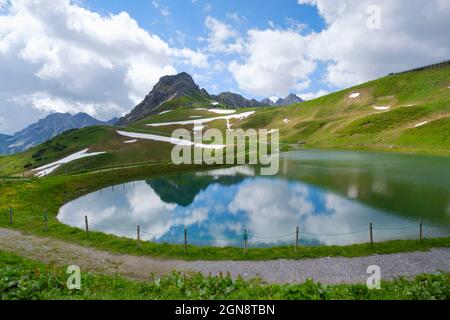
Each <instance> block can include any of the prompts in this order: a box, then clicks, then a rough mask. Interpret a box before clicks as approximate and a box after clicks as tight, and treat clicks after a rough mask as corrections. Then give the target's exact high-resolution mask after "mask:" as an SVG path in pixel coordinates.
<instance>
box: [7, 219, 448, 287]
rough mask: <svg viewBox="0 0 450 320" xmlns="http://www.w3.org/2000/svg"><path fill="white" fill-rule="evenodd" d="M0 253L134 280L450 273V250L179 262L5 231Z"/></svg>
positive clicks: (356, 278) (344, 278)
mask: <svg viewBox="0 0 450 320" xmlns="http://www.w3.org/2000/svg"><path fill="white" fill-rule="evenodd" d="M0 250H5V251H9V252H14V253H17V254H18V255H21V256H24V257H26V258H30V259H33V260H37V261H41V262H44V263H54V264H56V265H59V266H65V265H73V264H74V265H78V266H80V268H81V269H82V270H84V271H91V272H98V273H105V274H116V273H118V274H121V275H123V276H125V277H128V278H132V279H146V278H148V276H149V275H150V274H151V273H156V274H159V275H162V274H166V273H169V272H171V271H173V270H177V271H180V272H190V271H193V272H202V273H203V274H205V275H206V274H209V273H211V274H213V275H214V274H218V273H219V272H223V273H227V272H228V271H229V272H230V273H231V274H232V275H233V276H235V277H236V276H238V275H241V276H244V277H246V278H254V277H257V276H259V277H261V278H262V279H264V280H265V281H267V282H269V283H299V282H304V281H305V280H307V279H308V278H311V279H313V280H315V281H319V282H322V283H324V284H337V283H365V282H366V280H367V278H368V275H367V273H366V271H367V267H368V266H370V265H378V266H380V268H381V275H382V278H383V279H384V280H388V279H393V278H397V277H400V276H415V275H418V274H421V273H436V272H439V271H445V272H449V271H450V248H442V249H433V250H430V251H427V252H411V253H398V254H390V255H375V256H369V257H359V258H340V257H333V258H320V259H305V260H274V261H179V260H164V259H157V258H151V257H136V256H132V255H124V254H113V253H110V252H106V251H101V250H97V249H93V248H89V247H82V246H79V245H75V244H70V243H67V242H63V241H59V240H54V239H50V238H43V237H37V236H33V235H27V234H23V233H21V232H19V231H14V230H10V229H2V228H0Z"/></svg>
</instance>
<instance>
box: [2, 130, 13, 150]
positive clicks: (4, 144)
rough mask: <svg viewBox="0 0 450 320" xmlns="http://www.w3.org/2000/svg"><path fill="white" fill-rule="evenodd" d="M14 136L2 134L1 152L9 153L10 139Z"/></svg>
mask: <svg viewBox="0 0 450 320" xmlns="http://www.w3.org/2000/svg"><path fill="white" fill-rule="evenodd" d="M12 138H13V137H12V136H8V135H6V134H0V154H6V153H8V141H9V140H10V139H12Z"/></svg>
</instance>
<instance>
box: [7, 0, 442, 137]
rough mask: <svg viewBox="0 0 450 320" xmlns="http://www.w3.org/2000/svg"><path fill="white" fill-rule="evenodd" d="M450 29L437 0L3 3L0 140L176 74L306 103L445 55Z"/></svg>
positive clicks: (108, 108) (124, 98) (97, 110)
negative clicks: (55, 114)
mask: <svg viewBox="0 0 450 320" xmlns="http://www.w3.org/2000/svg"><path fill="white" fill-rule="evenodd" d="M448 30H450V1H442V0H415V1H409V2H407V4H406V2H405V1H402V0H283V1H280V0H278V1H276V0H264V1H257V0H197V1H195V0H177V1H168V0H154V1H152V0H133V1H127V0H108V1H105V0H33V1H29V0H0V83H2V84H3V85H2V86H0V133H6V134H11V133H14V132H16V131H18V130H20V129H23V128H24V127H25V126H27V125H29V124H31V123H33V122H36V121H37V120H38V119H40V118H43V117H45V116H46V115H48V114H49V113H51V112H69V113H72V114H74V113H77V112H86V113H89V114H90V115H92V116H94V117H96V118H98V119H100V120H109V119H111V118H113V117H116V116H122V115H124V114H126V113H128V112H129V111H130V110H131V109H132V108H133V107H134V106H135V105H136V104H138V103H139V102H140V101H142V99H143V98H144V97H145V96H146V95H147V94H148V93H149V92H150V91H151V89H152V88H153V86H154V85H155V84H156V83H157V82H158V80H159V78H160V77H162V76H164V75H168V74H175V73H177V72H181V71H186V72H188V73H190V74H191V75H192V76H193V77H194V80H196V82H197V83H198V84H199V85H200V86H201V87H204V88H206V89H207V90H208V91H209V92H210V93H220V92H222V91H233V92H237V93H241V94H242V95H244V96H245V97H247V98H257V99H262V98H266V97H270V96H273V95H276V96H278V97H281V96H286V95H288V94H289V93H294V94H297V95H299V96H300V97H302V98H303V99H305V100H310V99H314V98H316V97H319V96H321V95H325V94H327V93H330V92H334V91H336V90H339V89H343V88H348V87H351V86H354V85H357V84H360V83H363V82H366V81H369V80H372V79H376V78H379V77H382V76H385V75H387V74H389V73H391V72H396V71H402V70H407V69H409V68H413V67H418V66H423V65H427V64H431V63H436V62H440V61H442V60H446V59H449V57H450V37H449V36H448ZM430 48H433V50H430Z"/></svg>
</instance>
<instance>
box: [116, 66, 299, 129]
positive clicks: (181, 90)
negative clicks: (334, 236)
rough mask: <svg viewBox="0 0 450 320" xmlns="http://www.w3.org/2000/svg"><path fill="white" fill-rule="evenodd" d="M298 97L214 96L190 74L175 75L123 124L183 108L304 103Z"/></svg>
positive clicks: (230, 94)
mask: <svg viewBox="0 0 450 320" xmlns="http://www.w3.org/2000/svg"><path fill="white" fill-rule="evenodd" d="M302 101H303V100H302V99H300V98H299V97H297V96H296V95H293V94H291V95H289V96H288V97H286V98H285V99H279V100H278V101H276V102H275V103H274V102H272V101H271V100H270V99H265V100H263V101H256V100H255V99H251V100H249V99H246V98H244V97H243V96H241V95H239V94H237V93H232V92H223V93H220V94H218V95H211V94H209V93H208V92H207V91H206V90H205V89H201V88H200V87H199V86H198V85H197V84H196V83H195V82H194V80H193V79H192V77H191V76H190V75H189V74H187V73H186V72H182V73H180V74H177V75H174V76H165V77H162V78H161V79H160V80H159V82H158V83H157V84H156V85H155V86H154V87H153V90H152V91H151V92H150V93H149V94H148V95H147V96H146V97H145V99H144V100H143V101H142V102H141V103H140V104H138V105H137V106H136V107H135V108H134V109H133V110H132V111H131V112H130V113H129V114H127V115H126V116H124V117H123V118H121V119H120V120H119V122H118V124H120V125H126V124H128V123H132V122H135V121H138V120H141V119H143V118H145V117H147V116H150V115H152V114H157V113H159V112H161V111H165V110H167V109H170V108H173V107H179V106H187V107H189V106H203V107H204V106H211V105H220V106H223V107H227V108H233V109H236V108H254V107H265V106H286V105H288V104H292V103H298V102H302Z"/></svg>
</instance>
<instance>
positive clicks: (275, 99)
mask: <svg viewBox="0 0 450 320" xmlns="http://www.w3.org/2000/svg"><path fill="white" fill-rule="evenodd" d="M269 100H270V101H272V102H273V103H277V102H278V100H280V98H278V97H277V96H273V97H270V98H269Z"/></svg>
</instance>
